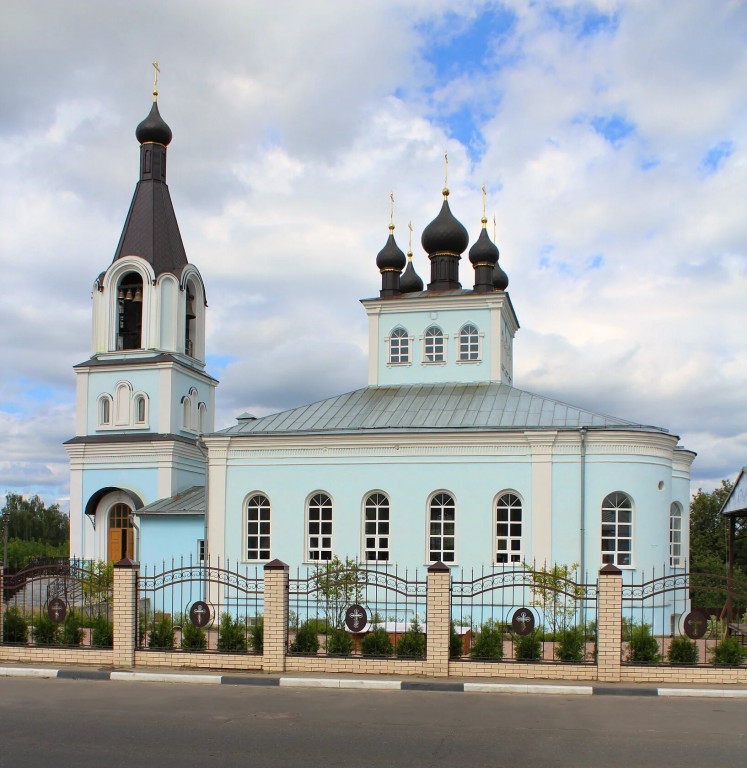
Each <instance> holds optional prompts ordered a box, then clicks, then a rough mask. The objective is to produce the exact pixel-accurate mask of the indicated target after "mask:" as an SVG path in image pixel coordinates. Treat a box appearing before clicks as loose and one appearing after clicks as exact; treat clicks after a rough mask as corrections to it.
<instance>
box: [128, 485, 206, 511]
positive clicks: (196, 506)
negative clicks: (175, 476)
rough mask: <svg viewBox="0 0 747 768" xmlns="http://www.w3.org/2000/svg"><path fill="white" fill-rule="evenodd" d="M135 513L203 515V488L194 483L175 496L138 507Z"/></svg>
mask: <svg viewBox="0 0 747 768" xmlns="http://www.w3.org/2000/svg"><path fill="white" fill-rule="evenodd" d="M136 514H137V515H138V516H142V515H204V514H205V488H204V486H201V485H194V486H192V487H191V488H187V490H186V491H182V492H181V493H179V494H177V495H176V496H170V497H168V498H166V499H159V500H158V501H154V502H153V503H152V504H146V505H145V506H144V507H142V508H141V509H138V510H137V512H136Z"/></svg>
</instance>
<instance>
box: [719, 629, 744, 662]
mask: <svg viewBox="0 0 747 768" xmlns="http://www.w3.org/2000/svg"><path fill="white" fill-rule="evenodd" d="M745 658H747V648H745V647H744V646H743V645H742V643H741V641H740V640H739V638H738V637H734V635H731V636H729V637H725V638H724V639H723V640H722V641H721V642H720V643H719V644H718V645H717V646H716V647H715V648H713V649H712V650H711V660H712V661H713V663H714V664H716V665H717V666H719V667H738V666H739V665H740V664H742V663H744V660H745Z"/></svg>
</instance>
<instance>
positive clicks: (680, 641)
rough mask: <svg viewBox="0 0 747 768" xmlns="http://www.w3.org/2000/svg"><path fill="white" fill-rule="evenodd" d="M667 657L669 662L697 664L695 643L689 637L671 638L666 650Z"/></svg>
mask: <svg viewBox="0 0 747 768" xmlns="http://www.w3.org/2000/svg"><path fill="white" fill-rule="evenodd" d="M667 659H668V660H669V663H670V664H697V663H698V646H697V643H696V642H695V640H691V639H690V638H689V637H675V638H673V639H672V642H671V643H670V644H669V649H668V650H667Z"/></svg>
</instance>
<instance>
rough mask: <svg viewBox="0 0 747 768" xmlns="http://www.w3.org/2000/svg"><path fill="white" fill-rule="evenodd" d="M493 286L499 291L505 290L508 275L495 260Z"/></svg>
mask: <svg viewBox="0 0 747 768" xmlns="http://www.w3.org/2000/svg"><path fill="white" fill-rule="evenodd" d="M493 287H494V288H497V289H498V290H499V291H505V290H506V288H508V275H507V274H506V273H505V272H504V271H503V270H502V269H501V265H500V264H499V263H498V262H497V261H496V263H495V267H493Z"/></svg>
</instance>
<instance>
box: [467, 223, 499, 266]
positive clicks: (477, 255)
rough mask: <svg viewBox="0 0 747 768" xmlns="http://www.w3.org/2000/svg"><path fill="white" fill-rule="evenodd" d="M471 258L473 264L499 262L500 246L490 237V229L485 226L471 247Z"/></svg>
mask: <svg viewBox="0 0 747 768" xmlns="http://www.w3.org/2000/svg"><path fill="white" fill-rule="evenodd" d="M469 260H470V261H471V262H472V263H473V264H497V263H498V248H497V247H496V245H495V243H494V242H493V241H492V240H491V239H490V238H489V237H488V231H487V230H486V229H485V227H483V228H482V231H481V232H480V237H478V238H477V240H476V241H475V244H474V245H473V246H472V247H471V248H470V249H469Z"/></svg>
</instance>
